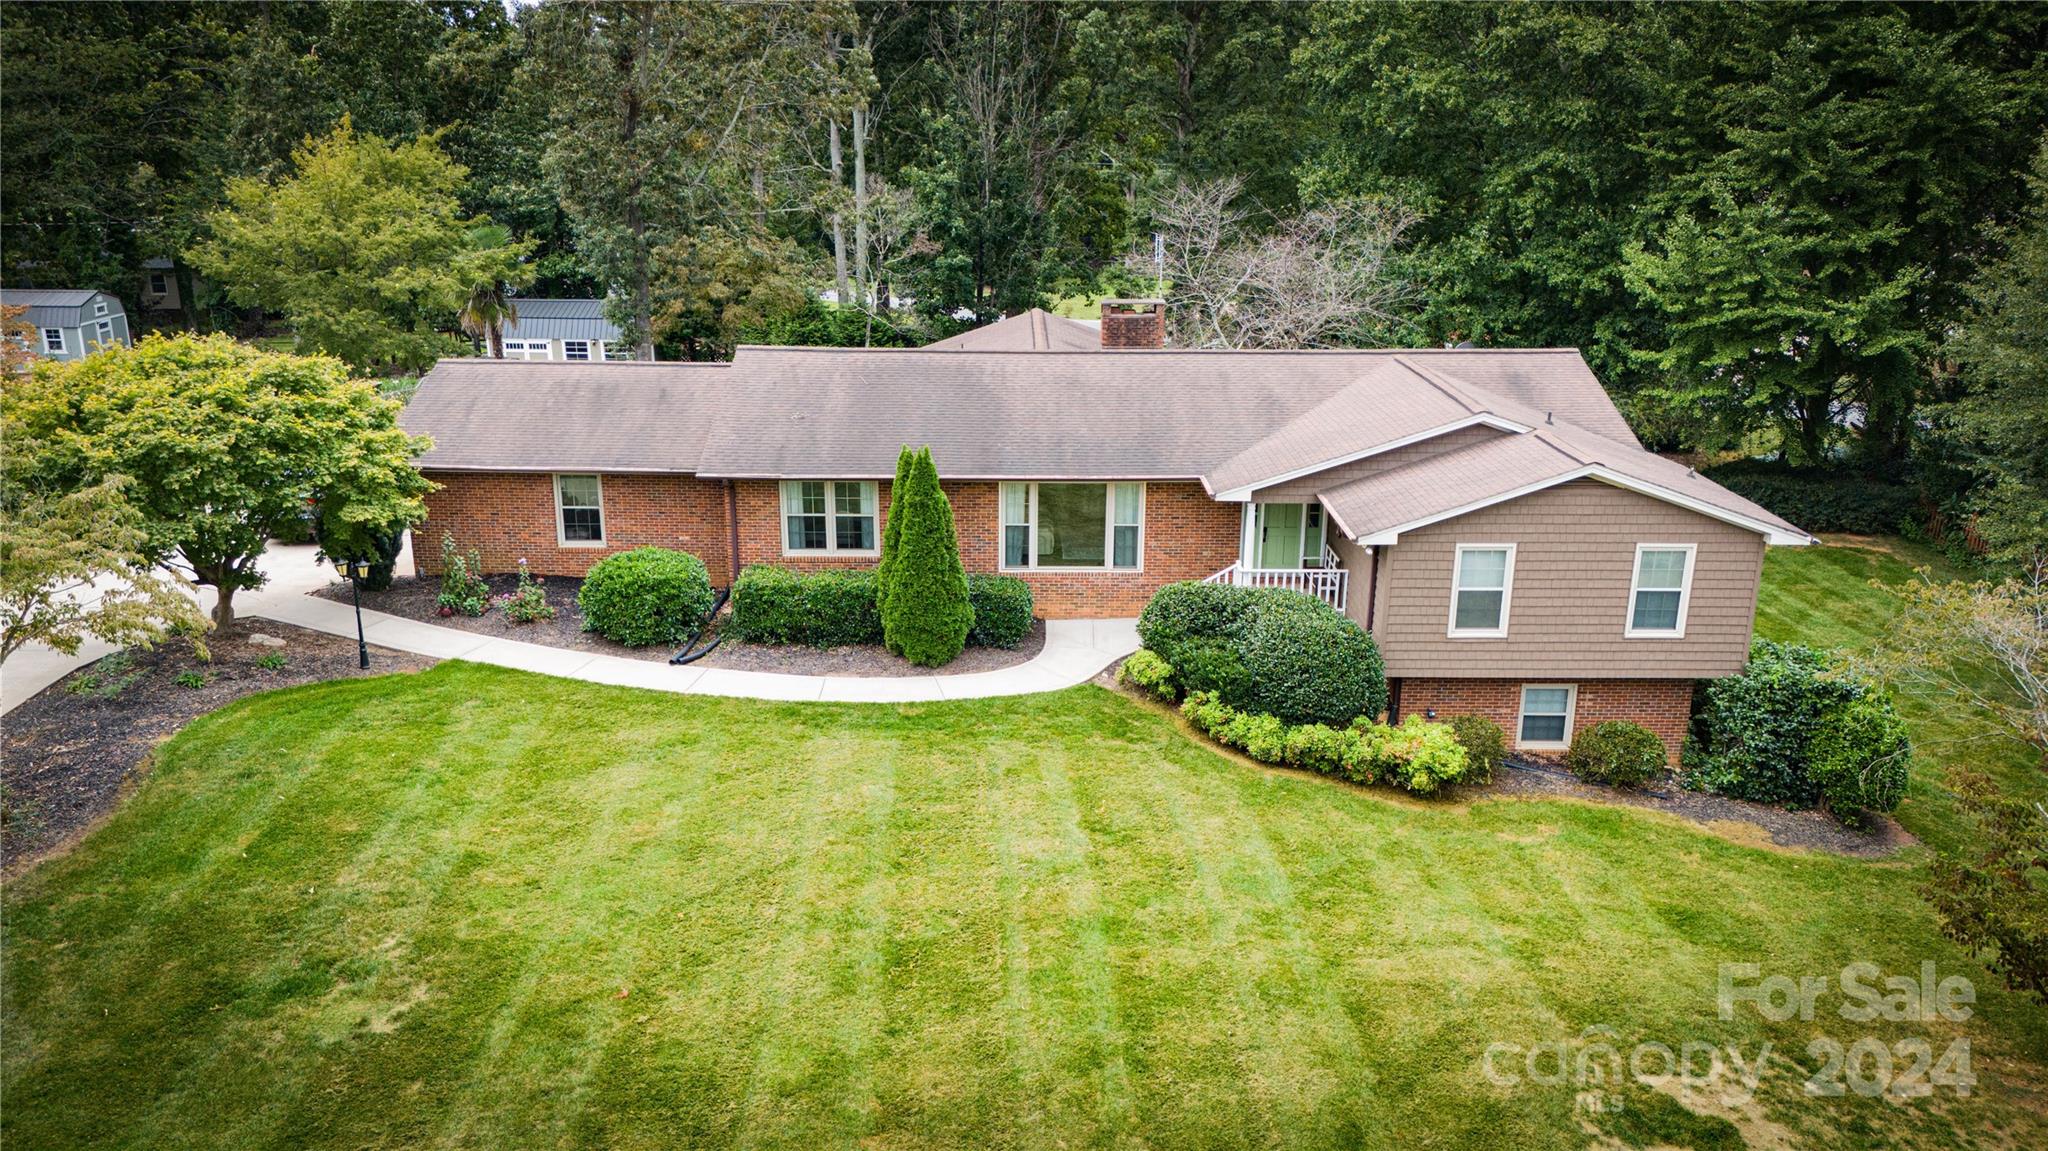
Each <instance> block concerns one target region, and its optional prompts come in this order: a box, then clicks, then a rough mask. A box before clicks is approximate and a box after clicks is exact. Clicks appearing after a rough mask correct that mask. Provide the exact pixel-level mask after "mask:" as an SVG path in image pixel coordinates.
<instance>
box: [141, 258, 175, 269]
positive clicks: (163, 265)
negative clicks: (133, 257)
mask: <svg viewBox="0 0 2048 1151" xmlns="http://www.w3.org/2000/svg"><path fill="white" fill-rule="evenodd" d="M142 266H143V267H144V268H146V269H148V270H149V271H152V272H168V271H170V270H171V268H172V267H173V265H172V263H171V258H170V257H169V256H151V257H150V258H149V259H147V260H144V261H142Z"/></svg>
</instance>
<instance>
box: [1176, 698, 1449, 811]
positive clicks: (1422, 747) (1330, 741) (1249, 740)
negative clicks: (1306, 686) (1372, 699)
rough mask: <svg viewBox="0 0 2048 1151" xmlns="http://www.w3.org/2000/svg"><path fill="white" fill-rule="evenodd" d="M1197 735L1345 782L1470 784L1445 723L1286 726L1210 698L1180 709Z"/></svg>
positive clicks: (1416, 719) (1432, 788)
mask: <svg viewBox="0 0 2048 1151" xmlns="http://www.w3.org/2000/svg"><path fill="white" fill-rule="evenodd" d="M1180 711H1181V714H1182V715H1184V716H1186V717H1187V720H1188V722H1189V723H1190V724H1192V725H1194V727H1195V729H1196V730H1197V731H1200V732H1202V733H1203V734H1205V735H1207V736H1209V737H1210V738H1211V739H1214V740H1215V741H1216V742H1218V743H1221V744H1224V745H1225V746H1228V747H1234V748H1237V749H1238V750H1240V751H1242V752H1244V753H1245V754H1246V755H1248V756H1251V757H1252V758H1253V759H1256V760H1258V761H1259V762H1261V763H1279V764H1285V765H1287V766H1288V767H1298V768H1301V769H1303V770H1306V771H1314V772H1319V773H1321V774H1323V775H1334V776H1338V777H1340V778H1343V779H1348V780H1350V781H1352V782H1353V783H1381V782H1385V783H1391V784H1393V785H1394V786H1396V787H1400V788H1404V789H1406V790H1408V791H1412V792H1415V793H1416V794H1418V795H1429V794H1432V793H1434V792H1436V791H1437V790H1438V789H1440V788H1442V787H1443V786H1444V785H1445V784H1450V783H1459V782H1463V781H1465V780H1466V779H1468V778H1469V777H1470V775H1471V771H1472V766H1473V765H1472V759H1471V757H1470V756H1469V755H1468V754H1467V753H1466V751H1465V748H1464V745H1462V744H1460V743H1459V742H1458V737H1457V735H1456V734H1455V733H1454V732H1453V731H1452V730H1451V725H1449V724H1447V723H1429V722H1427V721H1425V720H1423V719H1422V718H1421V717H1420V716H1410V717H1408V719H1407V720H1406V721H1405V722H1403V723H1402V724H1401V725H1400V726H1399V727H1391V726H1388V725H1387V724H1384V723H1374V722H1371V721H1368V720H1359V721H1358V722H1356V723H1354V724H1352V725H1350V726H1348V727H1332V726H1330V725H1328V724H1322V723H1303V724H1287V723H1283V722H1281V721H1280V719H1279V717H1277V716H1271V715H1260V714H1258V713H1256V712H1249V711H1239V710H1238V709H1236V708H1234V707H1231V706H1230V705H1229V704H1227V703H1224V702H1223V701H1222V700H1220V699H1218V698H1216V696H1214V695H1213V694H1211V693H1209V692H1203V691H1198V692H1195V693H1194V694H1193V695H1190V696H1188V698H1187V700H1186V701H1185V702H1183V703H1182V704H1181V707H1180Z"/></svg>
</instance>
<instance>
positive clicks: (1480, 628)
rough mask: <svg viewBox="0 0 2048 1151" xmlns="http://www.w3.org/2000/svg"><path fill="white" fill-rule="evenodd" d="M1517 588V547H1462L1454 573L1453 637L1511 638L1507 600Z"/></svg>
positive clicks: (1481, 545) (1452, 571)
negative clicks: (1515, 586) (1509, 636)
mask: <svg viewBox="0 0 2048 1151" xmlns="http://www.w3.org/2000/svg"><path fill="white" fill-rule="evenodd" d="M1514 585H1515V545H1513V544H1459V545H1458V550H1457V555H1456V557H1455V558H1454V559H1453V561H1452V570H1451V629H1450V634H1451V635H1452V636H1454V637H1457V636H1470V637H1495V638H1498V637H1501V636H1505V635H1506V634H1508V596H1509V595H1510V594H1511V593H1512V591H1513V590H1514Z"/></svg>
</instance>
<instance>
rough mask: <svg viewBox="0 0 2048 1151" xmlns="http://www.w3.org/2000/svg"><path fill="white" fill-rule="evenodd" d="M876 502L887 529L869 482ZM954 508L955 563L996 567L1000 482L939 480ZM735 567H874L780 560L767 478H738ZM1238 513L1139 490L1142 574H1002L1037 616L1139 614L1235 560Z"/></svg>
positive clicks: (879, 498) (778, 511)
mask: <svg viewBox="0 0 2048 1151" xmlns="http://www.w3.org/2000/svg"><path fill="white" fill-rule="evenodd" d="M875 486H876V493H875V499H876V502H877V504H878V505H879V507H880V510H881V512H882V516H881V519H882V520H883V523H880V524H877V525H876V527H877V530H880V529H881V528H883V527H884V526H886V521H887V514H888V510H889V487H890V485H889V482H888V481H887V480H883V481H881V482H880V483H878V484H876V485H875ZM940 487H942V488H943V489H945V492H946V498H947V499H948V500H950V501H952V504H953V530H954V531H955V532H956V533H958V535H959V537H960V562H961V563H962V564H963V565H965V566H966V568H967V570H968V571H970V572H994V571H997V570H999V569H1000V566H1001V560H1002V552H1001V547H1002V544H1001V540H1002V527H1001V524H1000V522H999V520H998V516H999V514H1000V505H999V503H998V500H999V498H1000V492H1001V485H999V484H994V483H942V484H940ZM738 489H739V490H738V498H739V509H740V563H741V564H742V565H744V564H750V563H773V564H781V565H782V566H784V567H790V568H796V569H798V570H801V571H816V570H818V569H820V568H864V567H873V566H874V564H875V558H874V557H873V556H850V557H846V558H839V557H835V556H785V555H783V554H782V535H781V532H782V496H781V491H780V489H779V487H778V485H777V484H776V483H775V481H773V480H741V481H739V484H738ZM1241 515H1242V513H1241V512H1240V511H1239V510H1238V505H1236V504H1223V503H1217V502H1216V501H1215V500H1212V499H1210V498H1209V497H1208V495H1207V493H1205V492H1203V491H1202V486H1201V485H1200V484H1194V483H1152V484H1147V485H1145V530H1144V543H1143V549H1144V550H1143V555H1142V556H1141V562H1142V563H1143V564H1144V568H1143V570H1141V571H1129V572H1054V571H1018V572H1010V573H1008V574H1010V575H1015V576H1018V577H1020V578H1022V579H1023V580H1024V581H1025V582H1026V583H1028V584H1030V585H1031V597H1032V601H1033V603H1034V604H1035V605H1036V611H1037V614H1038V615H1039V616H1040V617H1041V618H1044V619H1109V618H1117V617H1123V616H1134V615H1137V614H1138V613H1139V612H1140V611H1142V610H1144V607H1145V603H1146V601H1148V600H1150V599H1151V598H1152V593H1153V592H1155V591H1158V590H1159V588H1160V587H1161V586H1162V585H1164V584H1169V583H1172V582H1174V581H1176V580H1185V579H1200V578H1202V577H1203V576H1207V575H1213V574H1215V573H1216V572H1218V571H1221V570H1223V569H1224V568H1225V567H1228V566H1229V565H1230V563H1231V561H1233V560H1235V559H1236V558H1237V533H1238V526H1239V524H1240V522H1241V520H1240V518H1239V517H1240V516H1241Z"/></svg>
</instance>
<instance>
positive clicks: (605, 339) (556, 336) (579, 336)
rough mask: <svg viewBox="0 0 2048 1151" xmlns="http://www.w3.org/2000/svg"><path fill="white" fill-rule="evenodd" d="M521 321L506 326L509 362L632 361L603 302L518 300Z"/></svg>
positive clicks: (506, 345)
mask: <svg viewBox="0 0 2048 1151" xmlns="http://www.w3.org/2000/svg"><path fill="white" fill-rule="evenodd" d="M512 306H513V307H514V308H515V309H517V310H518V312H519V319H518V320H517V321H516V322H514V323H509V324H506V325H505V330H504V337H505V358H506V359H508V360H590V361H597V360H605V359H614V360H616V359H628V360H629V359H632V358H633V349H632V348H631V347H630V346H626V345H622V344H621V343H620V342H619V327H618V325H617V324H614V323H612V322H611V321H610V320H607V319H605V318H604V301H603V300H547V299H525V298H516V299H514V300H513V301H512Z"/></svg>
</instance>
